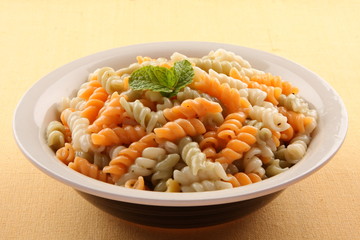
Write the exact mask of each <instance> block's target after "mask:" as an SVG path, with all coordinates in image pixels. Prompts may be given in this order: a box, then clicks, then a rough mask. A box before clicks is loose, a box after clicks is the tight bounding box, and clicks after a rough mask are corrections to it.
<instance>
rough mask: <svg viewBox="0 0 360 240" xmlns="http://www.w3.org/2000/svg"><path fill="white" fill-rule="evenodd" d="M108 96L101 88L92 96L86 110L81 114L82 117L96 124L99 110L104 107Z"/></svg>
mask: <svg viewBox="0 0 360 240" xmlns="http://www.w3.org/2000/svg"><path fill="white" fill-rule="evenodd" d="M107 98H108V94H107V92H106V91H105V89H104V88H102V87H99V88H97V89H95V91H94V92H93V93H92V94H91V96H90V98H89V100H88V101H87V102H86V104H85V108H84V110H83V111H82V112H81V116H82V117H86V118H87V119H89V121H90V123H92V122H94V120H95V119H96V117H97V115H98V113H99V110H100V109H101V108H102V107H103V106H104V102H105V101H106V100H107Z"/></svg>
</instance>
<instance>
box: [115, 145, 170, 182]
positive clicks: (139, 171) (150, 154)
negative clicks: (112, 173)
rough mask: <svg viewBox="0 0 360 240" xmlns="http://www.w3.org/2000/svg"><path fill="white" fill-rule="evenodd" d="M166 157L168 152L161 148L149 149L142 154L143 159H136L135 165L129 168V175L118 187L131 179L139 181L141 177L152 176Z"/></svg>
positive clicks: (125, 175) (120, 180)
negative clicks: (156, 167) (157, 165)
mask: <svg viewBox="0 0 360 240" xmlns="http://www.w3.org/2000/svg"><path fill="white" fill-rule="evenodd" d="M165 156H166V151H165V150H164V149H163V148H159V147H148V148H145V149H144V151H143V152H142V155H141V157H138V158H136V160H135V163H134V164H132V165H131V166H130V167H129V171H128V173H126V174H124V175H123V176H122V177H121V178H120V179H119V181H118V182H117V183H116V184H117V185H123V184H125V182H126V181H127V180H129V179H137V178H138V177H139V176H150V175H151V174H153V173H154V168H155V166H156V164H157V163H158V161H161V160H162V159H164V158H165Z"/></svg>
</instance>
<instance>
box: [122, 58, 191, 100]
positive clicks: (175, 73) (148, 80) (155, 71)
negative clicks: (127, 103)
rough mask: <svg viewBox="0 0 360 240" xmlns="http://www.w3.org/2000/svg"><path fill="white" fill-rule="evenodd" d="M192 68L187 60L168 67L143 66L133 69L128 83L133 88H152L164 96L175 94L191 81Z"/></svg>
mask: <svg viewBox="0 0 360 240" xmlns="http://www.w3.org/2000/svg"><path fill="white" fill-rule="evenodd" d="M193 77H194V69H193V67H192V65H191V63H190V62H189V61H188V60H182V61H179V62H176V63H175V64H174V66H173V67H172V68H170V69H168V68H166V67H159V66H145V67H142V68H140V69H138V70H136V71H134V72H133V73H132V74H131V76H130V79H129V85H130V87H131V88H132V89H134V90H152V91H155V92H160V93H161V94H162V95H163V96H165V97H172V96H175V95H176V94H177V93H178V92H179V91H180V90H181V89H182V88H183V87H185V86H186V85H188V84H189V83H191V81H192V80H193Z"/></svg>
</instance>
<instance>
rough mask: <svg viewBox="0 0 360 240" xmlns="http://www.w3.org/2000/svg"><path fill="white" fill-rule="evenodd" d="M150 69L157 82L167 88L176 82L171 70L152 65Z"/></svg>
mask: <svg viewBox="0 0 360 240" xmlns="http://www.w3.org/2000/svg"><path fill="white" fill-rule="evenodd" d="M152 71H153V73H154V75H155V77H156V78H157V79H158V81H159V83H160V84H161V85H163V86H166V87H168V88H173V87H174V86H175V84H176V78H175V74H174V72H173V71H171V70H170V69H167V68H165V67H153V68H152Z"/></svg>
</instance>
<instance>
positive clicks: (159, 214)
mask: <svg viewBox="0 0 360 240" xmlns="http://www.w3.org/2000/svg"><path fill="white" fill-rule="evenodd" d="M76 191H77V192H78V193H79V194H80V195H81V196H82V197H83V198H85V199H86V200H87V201H89V202H90V203H92V204H93V205H94V206H96V207H98V208H100V209H101V210H103V211H105V212H107V213H110V214H111V215H113V216H116V217H119V218H121V219H123V220H126V221H129V222H133V223H137V224H141V225H146V226H152V227H161V228H197V227H207V226H213V225H217V224H222V223H226V222H230V221H232V220H235V219H238V218H241V217H244V216H245V215H248V214H249V213H252V212H254V211H256V210H257V209H260V208H261V207H263V206H265V205H266V204H268V203H269V202H271V201H272V200H273V199H274V198H276V197H277V196H278V195H279V194H280V193H281V192H282V191H283V190H281V191H278V192H275V193H272V194H269V195H266V196H262V197H258V198H254V199H249V200H245V201H240V202H233V203H227V204H218V205H209V206H196V207H168V206H150V205H141V204H134V203H128V202H121V201H115V200H110V199H106V198H102V197H98V196H94V195H90V194H87V193H84V192H81V191H78V190H76Z"/></svg>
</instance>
